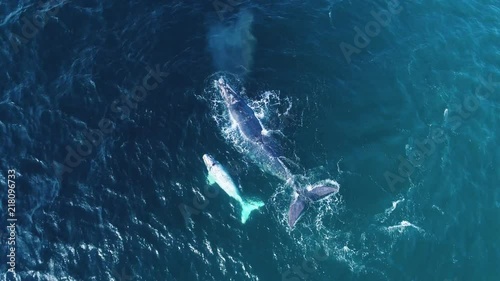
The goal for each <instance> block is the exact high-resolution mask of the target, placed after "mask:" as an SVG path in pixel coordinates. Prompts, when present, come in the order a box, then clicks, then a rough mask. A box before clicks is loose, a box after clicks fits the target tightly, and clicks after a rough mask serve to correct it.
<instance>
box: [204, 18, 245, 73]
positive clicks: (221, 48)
mask: <svg viewBox="0 0 500 281" xmlns="http://www.w3.org/2000/svg"><path fill="white" fill-rule="evenodd" d="M252 23H253V15H252V13H251V12H250V11H249V10H246V9H244V10H241V11H240V12H239V13H238V14H236V15H235V16H234V18H232V19H231V20H230V22H219V23H217V24H215V25H213V26H212V27H210V29H209V31H208V49H209V51H210V54H211V55H212V59H213V62H214V65H215V68H216V69H217V70H218V71H227V72H230V73H234V74H237V75H239V76H240V77H244V76H245V75H246V74H247V73H248V72H249V71H250V68H251V66H252V62H253V50H254V46H255V37H254V36H253V35H252Z"/></svg>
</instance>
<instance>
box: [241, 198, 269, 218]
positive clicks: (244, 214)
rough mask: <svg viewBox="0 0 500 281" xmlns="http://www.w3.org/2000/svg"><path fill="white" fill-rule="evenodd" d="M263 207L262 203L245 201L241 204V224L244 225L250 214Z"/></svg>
mask: <svg viewBox="0 0 500 281" xmlns="http://www.w3.org/2000/svg"><path fill="white" fill-rule="evenodd" d="M262 206H264V202H262V201H250V200H245V201H242V202H241V223H245V222H246V221H247V220H248V218H249V217H250V213H251V212H252V211H254V210H257V209H259V208H260V207H262Z"/></svg>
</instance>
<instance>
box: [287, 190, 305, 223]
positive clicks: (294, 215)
mask: <svg viewBox="0 0 500 281" xmlns="http://www.w3.org/2000/svg"><path fill="white" fill-rule="evenodd" d="M305 207H306V202H305V201H304V199H303V198H302V197H301V196H298V197H297V198H296V199H295V200H294V201H293V202H292V204H290V209H289V210H288V226H290V227H294V226H295V223H296V222H297V220H298V219H299V218H300V216H301V215H302V213H303V212H304V209H305Z"/></svg>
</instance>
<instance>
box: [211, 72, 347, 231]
mask: <svg viewBox="0 0 500 281" xmlns="http://www.w3.org/2000/svg"><path fill="white" fill-rule="evenodd" d="M215 83H216V85H217V88H218V89H219V92H220V94H221V95H222V98H223V99H224V104H225V105H226V108H227V110H228V111H229V116H230V118H231V122H232V123H233V124H234V125H235V126H237V128H238V131H239V132H240V134H241V136H242V137H243V139H245V141H246V144H247V145H248V147H249V150H250V151H251V155H250V158H252V159H253V160H254V161H255V162H256V163H257V164H258V165H259V166H260V167H261V168H262V169H263V170H264V171H266V172H268V173H270V174H272V175H274V176H276V177H278V178H279V179H281V180H283V181H285V182H286V183H287V184H289V185H290V186H291V187H292V188H293V190H294V196H293V200H292V203H291V204H290V208H289V211H288V225H289V226H290V227H294V226H295V223H296V222H297V220H298V219H299V218H300V216H301V215H302V214H303V212H304V210H305V209H306V207H307V205H308V204H309V203H310V202H314V201H318V200H320V199H323V198H326V197H327V196H329V195H332V194H335V193H337V192H338V191H339V188H338V186H324V185H317V186H315V187H313V188H311V189H310V190H306V189H304V188H298V187H297V184H296V183H295V179H294V178H295V177H294V175H293V174H292V173H291V172H290V171H289V169H288V168H287V167H286V166H285V164H284V163H283V161H282V159H284V155H283V154H282V152H281V150H280V149H279V147H278V145H277V142H276V140H275V139H274V138H273V137H272V136H271V135H269V134H267V133H266V131H265V130H264V128H263V127H262V125H261V123H260V121H259V119H257V117H256V116H255V113H254V111H253V110H252V108H251V107H250V106H248V104H247V103H246V102H245V100H244V99H243V98H242V97H241V96H240V95H239V94H238V93H236V91H235V90H234V89H233V88H232V87H231V86H230V85H229V84H228V83H227V82H226V81H225V80H224V79H223V78H222V77H220V78H219V79H218V80H217V81H216V82H215Z"/></svg>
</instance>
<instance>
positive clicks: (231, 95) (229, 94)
mask: <svg viewBox="0 0 500 281" xmlns="http://www.w3.org/2000/svg"><path fill="white" fill-rule="evenodd" d="M215 84H216V85H217V88H218V89H219V92H220V94H221V96H222V98H223V99H224V102H225V103H226V104H227V105H231V104H234V103H235V102H237V101H238V100H237V98H236V92H235V91H234V90H233V89H232V88H231V87H230V86H229V85H228V84H227V83H226V81H224V78H222V77H220V78H219V79H218V80H217V81H216V82H215Z"/></svg>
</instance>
